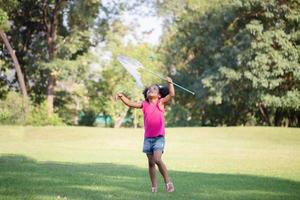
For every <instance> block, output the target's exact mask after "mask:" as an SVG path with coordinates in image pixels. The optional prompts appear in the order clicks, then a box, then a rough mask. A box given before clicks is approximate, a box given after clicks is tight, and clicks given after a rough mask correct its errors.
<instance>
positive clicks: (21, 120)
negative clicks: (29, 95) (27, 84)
mask: <svg viewBox="0 0 300 200" xmlns="http://www.w3.org/2000/svg"><path fill="white" fill-rule="evenodd" d="M24 106H25V104H24V100H23V97H22V96H21V95H20V94H19V93H16V92H9V93H8V94H7V96H6V98H5V99H3V100H1V101H0V124H14V125H34V126H44V125H63V124H64V123H63V122H62V119H61V118H59V117H58V115H57V114H55V115H53V116H51V117H49V116H48V112H47V106H46V104H45V103H43V104H41V105H38V106H31V107H30V109H29V111H27V112H26V111H25V107H24Z"/></svg>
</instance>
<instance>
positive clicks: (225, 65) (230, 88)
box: [162, 0, 300, 126]
mask: <svg viewBox="0 0 300 200" xmlns="http://www.w3.org/2000/svg"><path fill="white" fill-rule="evenodd" d="M299 9H300V4H299V2H298V1H292V0H291V1H273V0H268V1H258V0H247V1H246V0H235V1H232V2H230V3H226V2H224V3H222V4H219V5H216V6H214V7H212V8H209V9H208V10H207V11H206V12H205V14H199V12H196V11H194V10H193V9H190V8H189V7H188V8H187V10H188V11H187V12H186V13H184V14H183V15H182V16H180V17H179V18H178V19H176V26H174V27H173V29H172V30H171V31H170V32H169V34H168V36H166V37H165V39H164V48H162V49H163V51H162V52H163V53H164V55H166V62H167V63H168V64H169V65H170V66H172V65H174V66H176V70H177V78H176V79H177V80H179V82H180V81H183V80H187V77H189V79H188V80H189V81H188V82H186V85H189V86H190V87H191V88H193V89H194V90H195V91H198V96H197V97H196V98H195V99H192V98H189V97H187V96H185V95H184V94H180V93H179V94H180V98H179V99H180V102H181V104H182V105H185V107H186V108H190V109H192V108H195V107H196V108H197V109H193V110H191V111H190V117H191V119H192V120H191V121H194V120H196V121H198V124H203V125H206V124H207V125H208V124H209V125H224V124H226V125H239V124H268V125H283V124H284V125H289V126H299V124H300V123H299V122H300V118H299V117H300V115H299V114H300V112H299V103H300V102H299V99H300V98H299V95H300V93H299V89H300V83H299V79H300V76H299V75H300V74H299V41H300V40H299V37H298V35H299V22H300V21H299V13H300V12H299ZM193 119H194V120H193Z"/></svg>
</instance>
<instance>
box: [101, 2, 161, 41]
mask: <svg viewBox="0 0 300 200" xmlns="http://www.w3.org/2000/svg"><path fill="white" fill-rule="evenodd" d="M115 2H117V3H126V4H129V5H134V4H135V3H136V0H115ZM102 3H103V5H104V6H110V5H112V3H111V0H102ZM119 19H120V20H121V21H122V22H123V23H124V25H128V26H131V27H134V29H133V31H132V32H130V33H129V34H128V35H127V36H126V37H125V38H124V42H125V44H126V43H129V42H131V43H134V44H135V43H137V42H138V41H139V42H147V43H149V44H152V45H158V44H159V42H160V37H161V35H162V32H163V30H162V29H163V18H162V17H159V16H157V15H156V11H155V8H153V7H151V6H149V4H145V3H144V4H142V5H139V6H137V7H134V9H133V10H131V11H123V13H122V14H121V16H120V18H119Z"/></svg>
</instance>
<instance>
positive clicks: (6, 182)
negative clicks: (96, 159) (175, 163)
mask: <svg viewBox="0 0 300 200" xmlns="http://www.w3.org/2000/svg"><path fill="white" fill-rule="evenodd" d="M147 173H148V172H147V169H143V168H138V167H134V166H129V165H117V164H103V163H100V164H98V163H91V164H78V163H63V162H37V161H35V160H33V159H31V158H28V157H25V156H20V155H2V156H1V157H0V199H14V200H15V199H64V198H65V199H84V200H90V199H172V200H174V199H201V200H202V199H203V200H218V199H241V200H248V199H272V200H277V199H284V200H288V199H295V200H296V199H297V200H298V199H300V182H296V181H290V180H285V179H279V178H272V177H259V176H250V175H242V174H209V173H195V172H179V171H170V174H171V176H172V178H173V181H174V183H175V186H176V191H175V192H174V193H173V194H167V193H165V192H164V188H163V186H162V180H161V179H160V182H159V183H160V187H159V192H158V193H157V194H151V193H150V192H149V188H150V187H149V178H148V174H147Z"/></svg>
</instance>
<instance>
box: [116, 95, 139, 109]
mask: <svg viewBox="0 0 300 200" xmlns="http://www.w3.org/2000/svg"><path fill="white" fill-rule="evenodd" d="M116 98H117V99H121V100H122V102H123V103H124V104H125V105H127V106H129V107H131V108H142V103H141V102H132V101H130V99H128V98H127V97H126V96H125V95H124V94H122V93H118V94H117V95H116Z"/></svg>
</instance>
